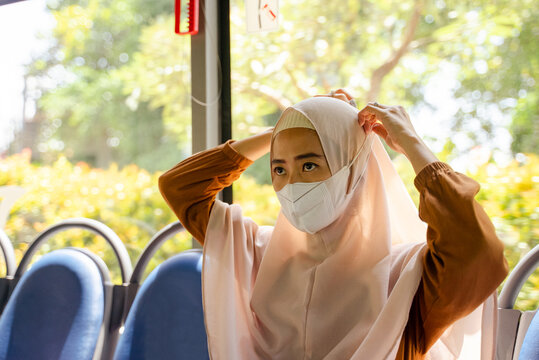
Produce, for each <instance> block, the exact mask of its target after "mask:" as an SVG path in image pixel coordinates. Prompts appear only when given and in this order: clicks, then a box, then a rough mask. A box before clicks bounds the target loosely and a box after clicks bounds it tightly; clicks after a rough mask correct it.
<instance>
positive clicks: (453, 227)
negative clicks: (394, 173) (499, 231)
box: [397, 162, 508, 359]
mask: <svg viewBox="0 0 539 360" xmlns="http://www.w3.org/2000/svg"><path fill="white" fill-rule="evenodd" d="M415 185H416V187H417V189H418V190H419V192H420V204H419V216H420V218H421V219H422V220H423V221H425V222H426V223H427V224H428V230H427V245H428V250H427V253H426V255H425V258H424V259H423V274H422V278H421V283H420V286H419V289H418V291H417V292H416V295H415V298H414V301H413V304H412V308H411V309H410V317H409V320H408V324H407V326H406V329H405V332H404V335H403V338H402V341H401V344H400V349H399V353H398V356H397V359H423V358H424V355H425V354H426V352H427V351H428V349H429V348H430V347H431V346H432V345H433V344H434V343H435V342H436V340H438V339H439V337H440V336H441V335H442V334H443V332H444V331H445V330H446V329H447V327H449V325H451V324H452V323H453V322H454V321H456V320H458V319H460V318H462V317H463V316H465V315H467V314H469V313H470V312H472V311H473V310H474V309H475V308H476V307H477V306H479V305H480V304H481V303H482V302H483V301H485V300H486V298H488V296H489V295H491V294H492V293H493V292H494V291H495V289H496V287H497V286H498V285H499V284H500V283H501V282H502V280H503V279H504V278H505V276H506V275H507V272H508V266H507V261H506V260H505V258H504V256H503V244H502V242H501V241H500V240H499V239H498V237H497V236H496V232H495V230H494V226H493V224H492V222H491V221H490V219H489V218H488V216H487V214H486V213H485V211H484V210H483V208H482V207H481V206H480V205H479V204H478V203H477V201H475V200H474V197H475V195H476V194H477V192H478V191H479V184H478V183H477V182H475V181H474V180H473V179H470V178H469V177H467V176H465V175H463V174H460V173H457V172H454V171H453V170H452V169H451V168H450V167H449V166H448V165H447V164H445V163H442V162H435V163H431V164H429V165H427V166H426V167H425V168H424V169H422V170H421V172H420V173H419V174H418V175H417V177H416V179H415Z"/></svg>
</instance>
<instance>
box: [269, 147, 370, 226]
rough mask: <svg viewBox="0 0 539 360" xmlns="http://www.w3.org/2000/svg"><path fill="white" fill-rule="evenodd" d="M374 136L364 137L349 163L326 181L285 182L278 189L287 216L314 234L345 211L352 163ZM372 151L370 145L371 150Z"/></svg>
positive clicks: (348, 197) (292, 222) (362, 171)
mask: <svg viewBox="0 0 539 360" xmlns="http://www.w3.org/2000/svg"><path fill="white" fill-rule="evenodd" d="M371 140H372V139H368V137H367V138H365V141H364V142H363V144H362V145H361V148H360V149H359V151H358V153H357V154H356V155H355V156H354V159H353V160H352V161H351V162H350V164H348V165H347V166H345V167H343V168H342V169H340V170H339V171H337V172H336V173H335V174H333V175H332V176H331V177H329V178H328V179H326V180H323V181H317V182H309V183H293V184H287V185H285V186H284V187H283V188H282V189H281V190H279V191H277V192H276V194H277V198H278V199H279V202H280V203H281V210H282V212H283V214H284V216H285V217H286V218H287V219H288V221H290V223H291V224H292V225H293V226H294V227H295V228H296V229H298V230H301V231H304V232H307V233H309V234H314V233H316V232H318V231H320V230H322V229H323V228H325V227H326V226H328V225H330V224H331V223H332V222H334V221H335V220H336V219H337V217H338V216H339V215H340V214H341V213H342V211H343V210H344V208H345V207H346V205H348V201H349V200H350V198H351V197H350V196H346V190H347V187H348V178H349V176H350V167H351V166H352V164H353V163H354V162H355V160H356V159H357V157H358V156H359V154H360V153H361V152H362V151H363V148H364V147H365V144H366V143H369V144H372V141H371ZM368 151H369V154H370V152H371V151H370V149H369V150H368ZM367 162H368V157H367V160H366V161H365V163H364V164H363V169H362V170H361V176H360V179H361V178H362V177H363V174H364V172H365V169H366V168H367Z"/></svg>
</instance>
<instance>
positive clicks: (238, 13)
mask: <svg viewBox="0 0 539 360" xmlns="http://www.w3.org/2000/svg"><path fill="white" fill-rule="evenodd" d="M49 7H50V10H51V12H52V13H53V15H54V16H55V19H56V21H57V26H56V28H55V31H54V39H53V40H54V41H53V45H52V46H51V49H50V52H49V53H44V54H43V56H41V57H39V58H36V60H35V61H34V62H33V63H32V64H31V65H30V67H29V70H28V74H29V76H34V77H37V78H40V79H42V78H55V80H56V81H58V80H57V79H56V78H58V76H55V74H57V73H58V67H60V68H61V69H63V71H65V72H67V74H68V75H69V76H67V78H66V79H64V80H62V81H60V82H59V84H57V86H54V87H53V88H46V87H44V88H43V89H41V92H42V96H41V99H40V100H39V102H38V105H39V109H38V112H39V113H43V116H44V118H45V120H44V123H45V125H44V126H43V127H42V129H41V135H42V138H41V139H40V141H42V142H44V143H45V144H48V143H49V142H50V143H51V146H49V147H48V149H47V150H46V152H47V153H49V156H47V154H45V155H44V156H43V157H41V159H40V160H42V161H45V162H47V163H50V162H51V161H54V160H55V159H56V157H57V155H58V154H57V148H58V146H56V147H55V146H53V145H54V141H61V142H63V146H64V151H63V152H64V153H65V154H66V155H67V156H68V158H69V159H72V160H74V161H78V160H83V161H87V162H89V163H90V164H91V165H93V166H101V167H106V166H108V164H109V163H111V162H113V161H114V162H117V163H118V164H120V165H126V164H129V163H136V164H137V165H139V166H142V167H144V168H146V169H148V170H150V171H155V170H158V169H162V168H167V167H170V166H171V165H172V164H173V163H174V162H175V161H177V159H178V158H181V157H184V156H185V155H187V153H188V152H189V144H188V142H189V139H190V129H191V127H190V103H191V97H190V81H191V79H190V71H189V68H190V65H189V64H190V49H189V47H190V46H189V37H179V36H176V35H174V33H173V9H172V2H170V1H161V0H159V1H152V2H147V1H146V2H144V1H141V0H136V1H131V2H129V1H125V0H120V1H113V2H111V1H109V0H86V1H83V2H74V1H71V0H58V1H54V2H53V1H51V5H50V6H49ZM538 9H539V7H538V6H537V2H534V1H532V0H521V1H519V4H518V5H515V3H514V2H511V1H507V0H504V1H498V2H496V4H492V3H491V2H488V1H474V2H462V1H449V0H447V1H435V2H422V1H414V0H405V1H393V0H384V1H377V2H372V1H359V2H358V1H355V0H349V1H344V2H343V1H341V2H328V1H323V0H313V1H305V0H294V1H287V2H282V3H281V9H280V12H281V15H282V22H281V27H280V29H279V30H278V31H275V32H270V33H262V34H246V33H245V15H244V14H245V12H244V2H243V1H232V2H231V47H232V48H231V64H232V74H231V75H232V93H233V97H232V101H233V117H234V123H233V132H234V137H235V138H243V137H245V136H247V135H250V134H253V133H255V132H258V131H259V130H260V129H261V127H263V126H268V125H273V124H274V123H275V120H276V119H275V116H274V115H275V114H278V113H279V111H280V110H282V109H283V108H284V107H286V106H287V105H290V104H291V103H294V102H297V101H299V100H302V99H304V98H305V97H307V96H311V95H313V94H316V93H324V92H327V91H328V90H329V89H331V88H336V87H346V88H348V89H349V90H350V91H351V92H352V93H353V94H355V95H356V96H357V99H358V104H359V105H360V106H361V104H363V103H364V102H365V101H367V100H372V99H376V100H377V101H380V102H382V103H388V104H396V103H398V104H401V105H403V106H405V107H407V108H411V107H412V106H416V107H421V106H424V107H425V106H426V107H430V106H433V104H431V100H430V99H429V98H428V88H427V87H426V85H427V84H428V82H429V81H430V80H431V79H432V78H433V76H435V75H438V76H442V77H443V78H444V81H449V80H451V81H452V83H453V84H454V86H453V88H452V90H451V91H452V92H453V93H454V95H455V96H456V98H457V100H458V106H456V108H455V109H451V110H450V111H453V112H454V113H455V116H454V118H453V119H452V120H451V121H452V122H453V124H452V125H454V126H452V128H451V131H450V132H449V133H448V134H447V137H448V138H449V137H451V136H452V135H455V134H457V133H459V134H460V133H466V134H467V136H468V137H469V138H471V143H470V146H474V145H476V144H478V143H484V142H485V141H488V139H491V138H493V136H494V135H495V134H496V133H497V132H498V128H499V127H500V125H502V126H506V125H507V124H501V123H500V121H499V120H495V119H496V118H499V116H498V115H499V113H503V114H506V115H512V116H514V119H515V120H514V126H513V129H512V131H513V134H514V136H515V138H516V139H517V140H519V141H518V142H515V143H514V144H513V151H515V152H536V151H537V144H536V143H535V142H534V139H535V138H537V136H535V135H536V131H537V130H536V125H535V124H537V109H538V107H537V106H536V105H537V101H536V100H533V99H537V96H536V95H533V93H534V91H536V90H534V89H535V88H536V86H534V85H535V84H536V83H537V79H536V76H537V56H535V54H537V42H536V41H534V39H535V37H536V34H537V26H538V25H537V20H536V19H537V18H538V17H539V16H538V15H539V13H538V11H539V10H538ZM203 15H204V13H203V12H202V13H201V16H203ZM210 41H216V40H215V39H210ZM403 44H407V45H406V46H404V45H403ZM448 69H449V70H451V71H449V70H448ZM452 74H456V75H452ZM452 76H456V78H455V79H450V77H452ZM526 94H527V96H526ZM517 98H518V99H519V100H518V104H517V105H516V107H515V102H516V99H517ZM265 117H266V118H265ZM269 119H271V121H268V120H269ZM58 120H60V122H61V126H60V127H59V128H57V127H56V126H54V124H58ZM433 121H436V120H435V119H433ZM534 129H535V130H534ZM83 134H84V135H83ZM144 134H147V136H144ZM427 135H428V134H427ZM83 137H84V138H85V139H82V138H83ZM88 138H90V139H91V140H90V141H89V140H87V139H88ZM439 140H440V141H441V142H442V144H443V143H444V142H446V139H439ZM118 141H119V144H118ZM149 144H153V146H151V145H149ZM520 144H523V145H522V146H521V145H520ZM459 146H460V147H459V148H454V149H453V151H457V152H462V151H464V150H467V149H463V148H462V146H463V145H459ZM493 146H495V144H493ZM60 148H61V147H60ZM55 149H56V150H55ZM55 151H56V153H55ZM34 155H36V154H34ZM152 159H154V161H152ZM253 171H254V170H253ZM256 174H258V171H256V172H255V173H254V175H255V176H256ZM256 177H257V179H258V181H259V182H265V183H267V182H268V179H267V177H258V176H256Z"/></svg>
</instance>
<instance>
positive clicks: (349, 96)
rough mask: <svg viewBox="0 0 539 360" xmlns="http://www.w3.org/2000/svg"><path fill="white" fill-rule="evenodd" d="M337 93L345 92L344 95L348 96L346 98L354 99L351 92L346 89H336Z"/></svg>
mask: <svg viewBox="0 0 539 360" xmlns="http://www.w3.org/2000/svg"><path fill="white" fill-rule="evenodd" d="M335 93H336V94H344V96H346V99H347V100H352V99H353V98H354V97H353V96H352V95H350V93H349V92H348V91H346V90H344V89H337V90H335Z"/></svg>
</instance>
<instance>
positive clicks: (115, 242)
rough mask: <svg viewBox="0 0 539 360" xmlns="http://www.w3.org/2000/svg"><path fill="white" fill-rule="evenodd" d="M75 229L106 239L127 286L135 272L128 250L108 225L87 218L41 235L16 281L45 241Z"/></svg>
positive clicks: (65, 221) (31, 249) (23, 261)
mask: <svg viewBox="0 0 539 360" xmlns="http://www.w3.org/2000/svg"><path fill="white" fill-rule="evenodd" d="M73 228H78V229H85V230H89V231H91V232H93V233H94V234H96V235H99V236H101V237H102V238H103V239H105V240H106V241H107V242H108V243H109V245H110V246H111V247H112V250H114V254H115V255H116V258H117V259H118V263H119V265H120V270H121V273H122V283H123V284H125V283H127V282H128V281H129V278H130V277H131V273H132V271H133V267H132V265H131V259H130V258H129V254H128V253H127V250H126V248H125V246H124V244H123V243H122V240H120V238H119V237H118V235H116V233H115V232H114V231H112V229H111V228H109V227H108V226H107V225H105V224H103V223H101V222H99V221H97V220H93V219H87V218H72V219H66V220H63V221H60V222H59V223H57V224H54V225H52V226H51V227H49V228H48V229H46V230H45V231H43V232H42V233H41V234H39V235H38V237H37V238H36V239H35V240H34V241H33V242H32V244H31V245H30V247H29V248H28V250H27V251H26V253H25V254H24V256H23V258H22V260H21V262H20V264H19V267H18V268H17V271H16V273H15V279H20V278H21V277H22V275H23V274H24V272H25V271H26V268H27V267H28V265H30V261H31V259H32V257H33V256H34V254H35V253H36V252H37V251H38V250H39V248H40V247H41V245H42V244H43V243H44V242H45V240H47V239H48V238H49V237H51V236H52V235H54V234H56V233H58V232H61V231H64V230H68V229H73Z"/></svg>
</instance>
